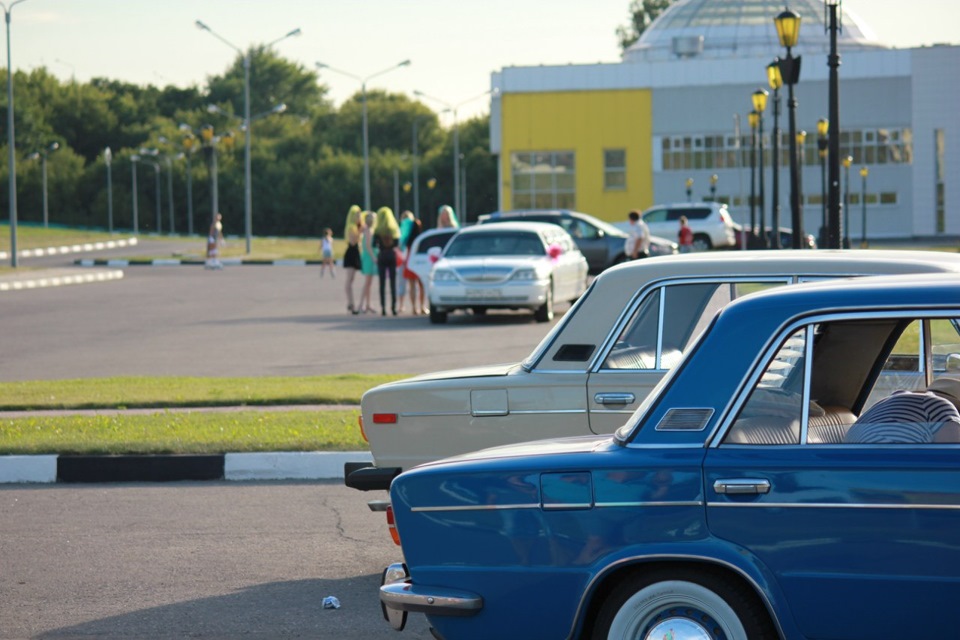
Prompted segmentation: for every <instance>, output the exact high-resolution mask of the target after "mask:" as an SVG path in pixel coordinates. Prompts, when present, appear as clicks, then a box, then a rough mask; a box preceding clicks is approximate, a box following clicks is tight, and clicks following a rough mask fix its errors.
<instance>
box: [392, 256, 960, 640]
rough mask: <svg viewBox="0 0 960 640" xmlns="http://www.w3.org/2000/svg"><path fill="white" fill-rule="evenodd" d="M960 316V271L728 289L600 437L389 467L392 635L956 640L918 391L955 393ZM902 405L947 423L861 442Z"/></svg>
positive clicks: (955, 476) (951, 502) (958, 517)
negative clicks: (394, 539) (732, 294)
mask: <svg viewBox="0 0 960 640" xmlns="http://www.w3.org/2000/svg"><path fill="white" fill-rule="evenodd" d="M958 318H960V281H958V280H957V278H956V276H954V275H943V276H941V275H930V276H926V275H911V276H890V277H877V278H863V279H859V280H850V281H847V280H835V281H829V282H819V283H811V284H804V285H797V286H795V287H784V288H778V289H774V290H770V291H765V292H760V293H756V294H752V295H748V296H744V297H742V298H740V299H739V300H737V301H735V302H733V303H731V304H730V305H729V306H727V307H725V308H724V309H723V310H722V311H720V312H719V313H718V314H717V316H716V317H715V318H714V320H713V322H712V323H711V324H710V326H709V327H708V328H707V329H706V330H705V331H704V332H703V333H702V334H701V336H700V337H699V339H698V340H697V341H696V343H695V344H694V345H693V346H692V348H691V349H689V350H688V351H687V353H686V354H685V355H684V357H683V359H682V360H681V361H680V363H679V364H678V365H677V366H676V367H675V368H674V369H672V370H671V371H670V372H669V373H668V374H667V375H666V377H664V378H663V380H662V381H661V382H660V383H659V384H658V386H657V387H656V388H655V389H654V391H653V392H652V393H651V394H650V395H649V396H648V397H647V399H646V400H645V401H644V402H643V404H642V405H641V406H640V407H639V408H638V409H637V411H636V412H635V413H634V414H633V416H632V417H631V418H630V419H629V420H628V422H627V423H626V424H624V425H623V427H621V428H620V429H619V430H618V431H617V432H616V434H614V435H613V436H609V435H607V436H586V437H577V438H566V439H558V440H544V441H538V442H531V443H524V444H519V445H511V446H504V447H498V448H494V449H487V450H484V451H481V452H476V453H472V454H467V455H463V456H459V457H455V458H448V459H446V460H442V461H439V462H434V463H429V464H425V465H422V466H420V467H417V468H414V469H411V470H409V471H407V472H405V473H402V474H401V475H399V476H398V477H397V478H396V479H395V480H394V481H393V484H392V486H391V489H390V496H391V500H392V504H393V511H394V517H395V523H396V528H397V531H398V533H399V537H400V541H401V544H402V548H403V556H404V559H405V561H404V562H402V563H399V562H398V563H397V564H394V565H391V566H390V567H388V568H387V569H386V571H385V572H384V576H383V585H382V586H381V588H380V600H381V604H382V605H383V611H384V615H385V617H386V618H387V621H388V622H389V623H390V624H391V625H392V626H394V628H398V629H402V628H403V625H404V623H405V621H406V617H407V615H408V613H410V612H422V613H425V614H426V615H427V617H428V620H429V623H430V625H431V627H432V632H433V633H434V635H435V636H436V637H437V638H443V639H446V640H456V639H471V638H476V639H481V638H482V639H490V638H550V639H552V638H604V639H607V638H616V639H627V638H631V639H651V640H652V639H654V638H656V639H657V640H660V639H662V638H676V639H680V638H684V639H693V638H696V639H713V640H721V639H726V640H748V639H749V640H758V639H759V640H762V639H767V638H820V639H827V638H829V639H831V640H842V639H847V638H897V639H899V638H913V637H918V636H921V635H922V636H923V637H930V638H955V637H958V634H960V607H958V606H957V603H958V602H960V429H958V428H957V427H960V413H958V412H957V409H956V406H957V404H960V400H958V399H957V398H956V397H955V396H954V397H951V396H949V395H937V394H936V393H934V392H932V391H931V392H925V390H926V389H927V387H931V386H932V387H937V385H940V384H941V383H942V384H945V385H947V386H949V385H954V386H956V385H960V332H958V320H957V319H958ZM935 380H936V382H934V381H935ZM903 389H905V390H912V391H914V392H915V393H912V394H906V395H910V397H914V396H916V397H917V398H919V399H921V400H923V399H927V400H925V401H926V402H931V401H930V400H929V398H930V397H935V398H934V401H936V402H940V401H941V400H943V401H945V402H946V405H945V406H946V407H948V408H949V412H952V413H950V416H954V415H955V416H956V417H950V418H949V419H947V418H944V417H942V416H940V417H938V418H937V422H936V424H934V422H933V421H932V418H929V417H928V416H926V414H924V415H923V416H922V417H918V416H919V414H914V413H910V414H908V415H906V416H901V417H898V418H897V419H896V421H895V422H896V424H894V425H893V428H892V429H890V428H889V427H890V425H889V424H888V425H886V427H888V429H887V430H886V431H885V432H884V433H885V434H886V435H887V436H889V437H888V438H887V439H885V440H884V439H876V438H873V439H872V438H870V437H864V434H867V433H871V431H870V429H875V428H876V426H877V425H876V424H874V423H876V422H880V420H878V419H875V418H867V415H866V414H867V412H868V410H869V412H870V414H871V415H876V414H878V413H883V411H882V407H883V406H885V405H884V404H882V403H885V402H889V400H888V397H898V394H897V393H894V392H895V391H897V390H903ZM900 395H904V394H900ZM938 399H939V400H938ZM942 410H943V411H947V409H942ZM944 415H946V414H944ZM861 417H863V418H864V419H865V421H864V420H861V419H860V418H861ZM901 431H902V432H903V433H907V434H913V435H911V436H910V437H904V438H902V439H901V435H900V433H901ZM891 433H892V435H891ZM918 433H919V434H923V437H916V435H917V434H918ZM927 436H929V437H927Z"/></svg>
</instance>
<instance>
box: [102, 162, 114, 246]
mask: <svg viewBox="0 0 960 640" xmlns="http://www.w3.org/2000/svg"><path fill="white" fill-rule="evenodd" d="M103 164H105V165H106V167H107V230H108V231H109V232H110V234H111V235H112V234H113V173H112V171H111V165H112V164H113V152H112V151H110V147H107V148H106V149H104V150H103Z"/></svg>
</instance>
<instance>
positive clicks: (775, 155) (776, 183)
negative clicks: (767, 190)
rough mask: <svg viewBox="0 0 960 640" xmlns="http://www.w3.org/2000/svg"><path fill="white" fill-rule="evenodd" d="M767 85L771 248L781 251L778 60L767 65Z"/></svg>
mask: <svg viewBox="0 0 960 640" xmlns="http://www.w3.org/2000/svg"><path fill="white" fill-rule="evenodd" d="M767 83H768V84H769V85H770V88H771V89H773V133H772V135H771V137H772V138H773V146H772V149H771V155H772V158H771V169H772V172H773V175H772V176H771V177H772V180H771V182H772V185H771V190H772V193H771V194H770V195H771V210H772V213H773V220H772V221H771V225H772V226H773V228H774V229H776V231H774V233H773V248H774V249H782V248H783V243H782V242H780V87H782V86H783V76H782V75H780V61H779V58H778V59H776V60H774V61H773V62H771V63H770V64H768V65H767Z"/></svg>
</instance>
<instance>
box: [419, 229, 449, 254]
mask: <svg viewBox="0 0 960 640" xmlns="http://www.w3.org/2000/svg"><path fill="white" fill-rule="evenodd" d="M454 233H456V232H455V231H454V232H451V233H437V234H434V235H430V236H425V237H421V238H420V244H419V245H417V253H427V252H428V251H429V250H430V249H432V248H434V247H440V248H441V249H443V247H444V246H446V244H447V242H449V241H450V238H452V237H453V234H454Z"/></svg>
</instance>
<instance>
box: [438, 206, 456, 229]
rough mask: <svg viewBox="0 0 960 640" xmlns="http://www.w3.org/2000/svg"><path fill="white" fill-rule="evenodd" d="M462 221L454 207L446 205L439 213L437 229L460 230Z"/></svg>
mask: <svg viewBox="0 0 960 640" xmlns="http://www.w3.org/2000/svg"><path fill="white" fill-rule="evenodd" d="M459 228H460V221H459V220H457V214H456V212H454V210H453V207H451V206H450V205H448V204H445V205H443V206H441V207H440V209H439V210H438V211H437V229H459Z"/></svg>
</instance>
